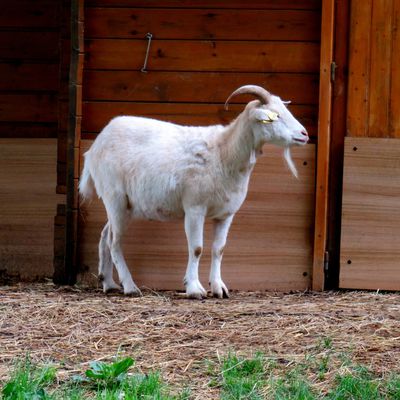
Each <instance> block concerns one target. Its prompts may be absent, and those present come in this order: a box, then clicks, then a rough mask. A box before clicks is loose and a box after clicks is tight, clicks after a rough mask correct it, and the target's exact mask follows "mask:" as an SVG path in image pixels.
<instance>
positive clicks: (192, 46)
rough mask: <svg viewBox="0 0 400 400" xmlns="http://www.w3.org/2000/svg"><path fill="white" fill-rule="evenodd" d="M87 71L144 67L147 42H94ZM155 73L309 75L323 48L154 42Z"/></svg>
mask: <svg viewBox="0 0 400 400" xmlns="http://www.w3.org/2000/svg"><path fill="white" fill-rule="evenodd" d="M85 49H86V65H85V68H87V69H110V70H116V69H120V70H134V71H140V70H141V68H142V67H143V62H144V57H145V54H146V49H147V40H146V39H143V40H128V39H120V40H117V39H93V40H88V41H87V42H86V44H85ZM147 69H148V71H149V72H148V73H151V72H152V71H227V72H261V71H262V72H264V73H266V72H307V73H317V72H318V71H319V44H318V43H309V42H296V43H293V42H250V41H240V42H237V41H191V40H180V41H176V40H157V39H154V40H153V41H152V44H151V47H150V52H149V58H148V65H147Z"/></svg>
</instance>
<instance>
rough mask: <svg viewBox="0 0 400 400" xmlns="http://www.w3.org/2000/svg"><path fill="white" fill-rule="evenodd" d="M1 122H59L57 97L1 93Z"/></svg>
mask: <svg viewBox="0 0 400 400" xmlns="http://www.w3.org/2000/svg"><path fill="white" fill-rule="evenodd" d="M0 121H4V122H12V121H16V122H28V121H31V122H57V95H56V94H47V93H46V94H44V93H40V94H3V93H0Z"/></svg>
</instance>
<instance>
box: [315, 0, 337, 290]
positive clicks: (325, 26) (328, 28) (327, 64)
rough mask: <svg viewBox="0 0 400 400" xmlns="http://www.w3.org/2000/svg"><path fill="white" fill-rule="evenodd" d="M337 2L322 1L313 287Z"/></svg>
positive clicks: (322, 241)
mask: <svg viewBox="0 0 400 400" xmlns="http://www.w3.org/2000/svg"><path fill="white" fill-rule="evenodd" d="M334 5H335V4H334V0H323V2H322V25H321V56H320V86H319V116H318V147H317V178H316V205H315V233H314V258H313V276H312V288H313V290H323V289H324V262H325V251H326V240H327V224H328V190H329V188H328V186H329V155H330V140H331V120H330V119H331V106H332V83H331V68H332V61H333V37H334V12H335V7H334Z"/></svg>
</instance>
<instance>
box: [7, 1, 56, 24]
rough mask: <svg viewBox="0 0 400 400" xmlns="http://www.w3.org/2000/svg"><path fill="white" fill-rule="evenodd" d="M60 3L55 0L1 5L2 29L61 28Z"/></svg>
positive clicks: (8, 2)
mask: <svg viewBox="0 0 400 400" xmlns="http://www.w3.org/2000/svg"><path fill="white" fill-rule="evenodd" d="M59 12H60V2H59V1H54V0H36V1H32V0H14V1H4V2H2V5H1V13H0V26H1V27H2V28H18V29H21V28H23V29H26V28H41V29H43V28H53V29H56V28H58V26H59V18H60V16H59Z"/></svg>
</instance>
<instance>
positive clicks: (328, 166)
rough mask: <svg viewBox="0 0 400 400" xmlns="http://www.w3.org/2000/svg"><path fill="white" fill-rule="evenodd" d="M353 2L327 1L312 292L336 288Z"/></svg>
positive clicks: (321, 68) (323, 6)
mask: <svg viewBox="0 0 400 400" xmlns="http://www.w3.org/2000/svg"><path fill="white" fill-rule="evenodd" d="M349 9H350V1H349V0H323V2H322V18H321V20H322V24H321V57H320V59H321V63H320V92H319V116H318V144H317V171H316V199H315V231H314V254H313V276H312V289H313V290H318V291H321V290H324V289H333V288H337V287H338V284H339V268H340V232H341V210H342V182H343V154H344V137H345V134H346V105H347V74H348V71H347V70H348V68H347V67H348V37H349Z"/></svg>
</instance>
